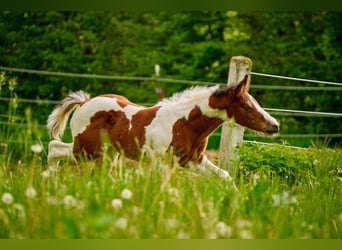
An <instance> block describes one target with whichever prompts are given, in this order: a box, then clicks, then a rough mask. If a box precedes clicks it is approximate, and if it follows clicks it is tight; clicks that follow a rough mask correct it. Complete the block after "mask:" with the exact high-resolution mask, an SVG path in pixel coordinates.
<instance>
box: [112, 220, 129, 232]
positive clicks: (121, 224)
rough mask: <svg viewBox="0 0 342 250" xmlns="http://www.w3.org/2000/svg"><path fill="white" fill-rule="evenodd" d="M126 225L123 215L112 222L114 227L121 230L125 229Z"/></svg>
mask: <svg viewBox="0 0 342 250" xmlns="http://www.w3.org/2000/svg"><path fill="white" fill-rule="evenodd" d="M127 225H128V221H127V218H124V217H122V218H119V219H117V220H116V221H115V224H114V226H115V227H117V228H119V229H122V230H126V228H127Z"/></svg>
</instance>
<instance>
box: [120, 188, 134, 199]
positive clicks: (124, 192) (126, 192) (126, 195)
mask: <svg viewBox="0 0 342 250" xmlns="http://www.w3.org/2000/svg"><path fill="white" fill-rule="evenodd" d="M132 196H133V194H132V192H131V190H129V189H127V188H125V189H124V190H122V192H121V197H122V198H123V199H125V200H130V199H131V198H132Z"/></svg>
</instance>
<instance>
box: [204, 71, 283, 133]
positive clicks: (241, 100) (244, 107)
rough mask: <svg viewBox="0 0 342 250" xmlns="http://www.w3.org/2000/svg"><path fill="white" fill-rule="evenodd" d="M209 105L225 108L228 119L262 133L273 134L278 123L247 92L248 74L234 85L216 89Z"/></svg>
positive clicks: (276, 130)
mask: <svg viewBox="0 0 342 250" xmlns="http://www.w3.org/2000/svg"><path fill="white" fill-rule="evenodd" d="M210 102H211V103H210V106H212V107H215V108H218V109H225V110H226V112H227V116H228V118H229V119H231V118H234V120H235V121H236V122H237V123H238V124H240V125H242V126H244V127H247V128H250V129H252V130H256V131H258V132H261V133H263V134H269V135H272V134H275V133H277V132H278V131H279V123H278V122H277V121H276V119H275V118H273V117H272V116H271V115H269V114H268V113H267V112H266V111H265V110H264V109H263V108H261V107H260V105H259V103H258V102H257V101H256V100H255V99H254V98H253V97H252V96H251V95H250V94H249V93H248V75H246V76H245V77H244V79H243V80H242V81H241V82H240V83H239V84H237V85H236V86H234V87H231V88H226V89H221V90H217V91H216V92H215V93H214V95H213V96H212V98H211V100H210Z"/></svg>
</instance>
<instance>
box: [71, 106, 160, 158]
mask: <svg viewBox="0 0 342 250" xmlns="http://www.w3.org/2000/svg"><path fill="white" fill-rule="evenodd" d="M158 110H159V107H152V108H146V109H143V110H140V111H138V112H137V113H136V114H135V115H133V117H132V120H131V122H130V121H129V120H128V119H127V117H126V114H125V113H124V112H122V111H114V110H111V111H98V112H97V113H96V114H95V115H94V116H92V117H91V119H90V124H89V125H88V126H87V128H86V129H85V131H83V132H82V133H80V134H78V135H77V136H75V138H74V149H73V151H74V155H77V154H80V153H83V154H85V155H86V156H88V157H90V158H96V157H99V156H100V155H101V153H102V145H103V140H106V139H108V141H110V142H111V144H112V145H113V146H114V147H115V148H116V149H117V150H118V151H120V152H123V153H124V154H125V155H126V156H127V157H129V158H133V159H137V158H139V156H140V149H141V147H142V146H143V145H144V144H145V139H146V138H145V127H146V126H148V125H149V124H150V123H151V122H152V120H153V118H154V117H155V115H156V113H157V111H158Z"/></svg>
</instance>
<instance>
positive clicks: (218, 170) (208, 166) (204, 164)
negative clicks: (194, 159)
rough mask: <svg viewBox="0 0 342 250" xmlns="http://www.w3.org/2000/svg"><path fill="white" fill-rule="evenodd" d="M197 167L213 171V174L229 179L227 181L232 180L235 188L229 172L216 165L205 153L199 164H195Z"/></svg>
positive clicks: (201, 169)
mask: <svg viewBox="0 0 342 250" xmlns="http://www.w3.org/2000/svg"><path fill="white" fill-rule="evenodd" d="M197 169H199V170H200V171H206V170H210V171H211V172H214V173H215V174H217V175H218V176H220V177H221V178H222V179H224V180H226V181H229V182H232V183H233V187H234V189H236V190H237V188H236V186H235V183H234V180H233V178H232V177H231V176H230V175H229V173H228V172H227V171H226V170H224V169H221V168H219V167H217V166H216V165H215V164H214V163H212V162H211V161H210V160H209V159H208V158H207V157H206V156H205V155H204V156H203V158H202V160H201V162H200V163H199V164H197Z"/></svg>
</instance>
